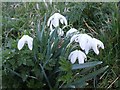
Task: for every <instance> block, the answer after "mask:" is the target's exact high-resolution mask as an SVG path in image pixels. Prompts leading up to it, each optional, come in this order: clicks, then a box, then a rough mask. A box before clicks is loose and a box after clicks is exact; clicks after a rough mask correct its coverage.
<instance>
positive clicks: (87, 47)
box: [85, 38, 104, 55]
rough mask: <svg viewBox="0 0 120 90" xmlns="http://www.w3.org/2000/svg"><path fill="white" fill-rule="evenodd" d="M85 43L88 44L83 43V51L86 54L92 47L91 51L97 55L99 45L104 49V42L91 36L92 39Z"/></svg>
mask: <svg viewBox="0 0 120 90" xmlns="http://www.w3.org/2000/svg"><path fill="white" fill-rule="evenodd" d="M87 44H88V45H85V53H86V54H88V52H89V50H90V49H93V51H94V52H95V53H96V54H97V55H98V54H99V50H98V48H100V47H101V48H102V49H104V44H103V43H102V42H101V41H100V40H98V39H96V38H92V40H91V41H89V42H88V43H87Z"/></svg>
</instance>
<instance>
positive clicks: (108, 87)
mask: <svg viewBox="0 0 120 90" xmlns="http://www.w3.org/2000/svg"><path fill="white" fill-rule="evenodd" d="M119 77H120V75H119V76H118V77H117V78H116V79H115V80H114V81H113V82H112V83H111V84H110V85H109V86H108V88H107V89H109V88H111V86H112V85H113V84H114V83H115V82H116V81H117V80H118V79H119Z"/></svg>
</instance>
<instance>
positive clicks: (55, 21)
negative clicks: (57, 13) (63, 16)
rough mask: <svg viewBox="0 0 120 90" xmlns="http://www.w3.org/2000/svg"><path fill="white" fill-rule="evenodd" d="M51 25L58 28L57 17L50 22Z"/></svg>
mask: <svg viewBox="0 0 120 90" xmlns="http://www.w3.org/2000/svg"><path fill="white" fill-rule="evenodd" d="M52 24H53V26H54V27H58V26H59V19H58V18H57V17H54V20H53V21H52Z"/></svg>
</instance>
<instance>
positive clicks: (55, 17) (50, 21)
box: [47, 13, 67, 30]
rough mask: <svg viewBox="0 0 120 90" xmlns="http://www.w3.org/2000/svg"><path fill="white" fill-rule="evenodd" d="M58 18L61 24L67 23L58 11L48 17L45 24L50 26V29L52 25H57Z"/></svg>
mask: <svg viewBox="0 0 120 90" xmlns="http://www.w3.org/2000/svg"><path fill="white" fill-rule="evenodd" d="M59 20H60V22H61V23H62V24H63V23H65V25H67V20H66V18H65V17H64V16H63V15H61V14H59V13H55V14H53V15H52V16H51V17H50V18H49V19H48V22H47V26H50V29H51V30H52V29H53V26H54V27H58V26H59Z"/></svg>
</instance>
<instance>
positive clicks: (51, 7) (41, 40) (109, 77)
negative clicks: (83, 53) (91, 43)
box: [2, 2, 120, 89]
mask: <svg viewBox="0 0 120 90" xmlns="http://www.w3.org/2000/svg"><path fill="white" fill-rule="evenodd" d="M55 12H59V13H61V14H62V15H64V16H65V17H66V19H67V20H68V26H66V27H65V28H63V31H64V32H65V33H66V32H67V31H68V30H69V29H70V28H73V27H74V28H76V29H77V30H79V31H80V32H81V33H88V34H90V35H91V36H93V37H95V38H98V39H99V40H101V41H102V42H103V43H104V46H105V49H104V50H101V49H100V54H99V55H96V54H95V53H93V52H90V53H89V54H88V55H87V61H86V62H85V63H83V64H78V63H75V64H71V62H70V61H69V60H68V55H69V54H70V52H71V51H73V50H74V49H75V48H78V47H77V45H75V44H74V45H71V46H70V47H68V46H67V45H68V44H69V41H70V39H69V38H66V37H65V36H64V37H59V36H58V35H57V33H56V31H54V32H53V33H52V34H51V35H50V34H49V33H50V29H49V27H48V26H47V21H48V19H49V17H50V16H51V15H53V14H54V13H55ZM119 15H120V10H119V4H117V3H83V2H82V3H81V2H79V3H78V2H77V3H75V2H53V3H52V4H50V3H49V2H46V4H45V3H44V2H21V3H13V2H6V3H2V82H3V85H2V87H3V88H42V89H46V88H50V89H56V88H59V89H60V88H74V87H75V88H106V89H109V88H112V89H119V88H120V86H119V85H118V84H119V83H120V82H119V81H118V79H119V77H120V75H119V68H120V65H118V63H119V62H120V58H119V54H120V47H119V45H120V42H119V39H120V37H119V30H120V22H119V21H120V16H119ZM61 26H62V25H61ZM25 34H27V35H29V36H31V37H33V38H34V39H33V50H29V49H28V47H27V45H25V46H24V47H23V48H22V50H18V48H17V43H18V41H19V39H20V38H21V37H22V36H23V35H25ZM63 38H64V40H63ZM53 42H54V44H53V45H52V43H53Z"/></svg>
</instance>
